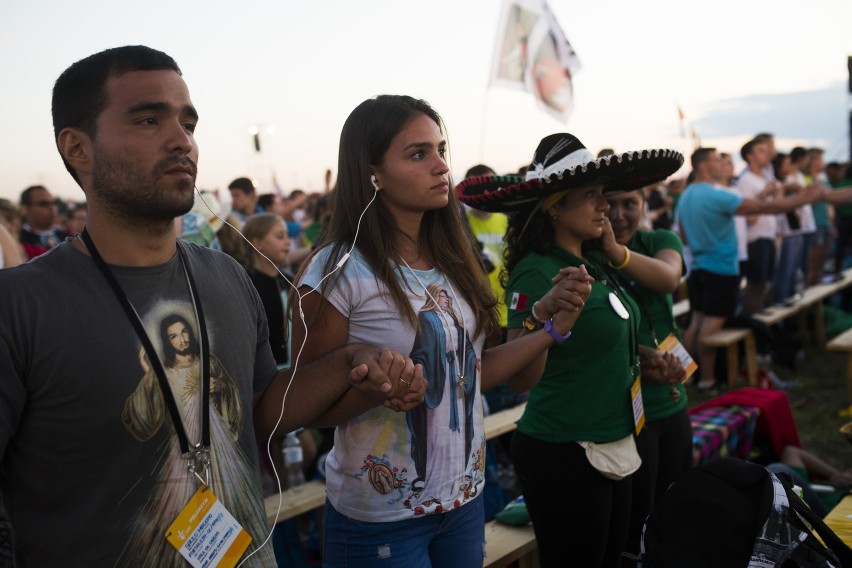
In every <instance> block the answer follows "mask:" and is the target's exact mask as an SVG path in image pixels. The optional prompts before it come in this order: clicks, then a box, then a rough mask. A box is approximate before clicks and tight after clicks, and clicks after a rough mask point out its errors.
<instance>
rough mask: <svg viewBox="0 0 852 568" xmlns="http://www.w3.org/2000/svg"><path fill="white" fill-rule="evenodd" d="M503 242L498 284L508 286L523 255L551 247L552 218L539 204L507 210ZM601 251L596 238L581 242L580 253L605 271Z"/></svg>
mask: <svg viewBox="0 0 852 568" xmlns="http://www.w3.org/2000/svg"><path fill="white" fill-rule="evenodd" d="M565 197H567V195H566V196H565ZM565 197H563V198H562V200H560V203H564V201H565ZM505 242H506V247H505V249H504V250H503V270H502V271H501V272H500V283H501V284H502V285H503V288H507V289H508V287H509V274H511V272H512V270H513V269H514V268H515V267H516V266H517V265H518V263H519V262H521V260H523V258H524V257H525V256H527V255H528V254H530V253H536V254H547V253H549V252H550V251H551V250H553V247H554V246H555V245H556V240H555V231H554V229H553V221H551V219H550V217H548V215H547V212H546V211H542V210H541V209H539V203H536V204H535V205H533V206H531V207H527V208H525V209H521V210H518V211H516V212H514V213H511V214H510V215H509V225H508V227H507V228H506V239H505ZM601 250H602V246H601V239H600V238H597V239H590V240H587V241H584V242H583V251H582V252H583V255H584V256H585V255H590V257H589V258H587V260H589V261H591V262H592V263H594V264H595V265H596V266H597V268H599V269H601V268H602V269H604V271H605V272H608V270H606V267H605V266H601V259H602V257H601V254H602V253H601ZM604 264H605V263H604Z"/></svg>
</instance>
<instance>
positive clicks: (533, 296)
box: [457, 134, 683, 567]
mask: <svg viewBox="0 0 852 568" xmlns="http://www.w3.org/2000/svg"><path fill="white" fill-rule="evenodd" d="M682 162H683V157H682V156H681V155H680V154H679V153H677V152H674V151H669V150H652V151H643V152H630V153H626V154H616V155H612V156H605V157H603V158H600V159H597V160H596V159H595V157H594V155H592V154H591V153H590V152H589V151H588V150H587V149H586V148H585V147H584V146H583V144H582V143H581V142H580V141H579V140H578V139H577V138H576V137H574V136H572V135H570V134H554V135H552V136H548V137H547V138H545V139H543V140H542V141H541V143H540V144H539V147H538V148H537V150H536V152H535V156H534V157H533V163H532V165H531V167H530V169H529V171H528V173H527V179H526V180H521V179H519V178H511V177H499V176H491V177H488V176H486V177H482V178H471V179H469V180H465V181H463V182H462V183H460V184H459V186H458V187H457V192H458V194H459V196H460V199H461V200H462V201H463V202H465V203H467V204H469V205H471V206H473V207H477V208H480V209H484V210H492V211H504V212H512V215H511V218H510V221H509V229H508V232H507V235H506V245H507V248H506V262H505V266H506V271H507V273H508V281H507V282H506V303H507V305H508V306H509V325H508V327H509V338H510V340H511V339H512V338H514V337H517V336H518V335H519V334H520V333H521V331H522V330H534V329H536V328H538V327H541V326H542V325H544V323H543V322H546V321H549V318H550V317H551V316H552V314H553V312H552V309H553V306H551V305H550V303H549V302H548V301H546V299H542V297H543V295H544V292H546V291H547V289H548V288H549V286H551V285H552V282H553V279H554V276H556V275H558V274H559V272H560V270H563V269H565V268H566V267H579V266H585V267H586V269H587V270H588V271H589V273H590V274H591V275H592V276H593V277H594V282H592V283H591V292H590V294H589V297H588V299H587V300H586V304H585V307H584V308H583V313H582V314H581V315H580V317H579V318H578V319H577V322H576V323H575V324H574V327H573V328H572V329H571V333H570V334H566V335H565V336H563V337H562V338H560V339H559V340H558V343H557V344H556V345H554V346H553V347H552V348H550V350H549V353H548V358H547V363H546V365H545V368H544V372H543V373H542V376H541V379H540V381H539V383H538V384H537V385H536V386H535V387H534V388H533V389H532V391H531V392H530V398H529V401H528V403H527V407H526V410H525V411H524V415H523V417H522V418H521V420H520V422H519V423H518V431H517V432H516V433H515V436H514V438H513V441H512V449H511V454H512V461H513V462H514V464H515V470H516V472H517V474H518V477H519V479H520V481H521V485H522V489H523V493H524V498H525V501H526V504H527V508H528V510H529V513H530V517H531V519H532V521H533V527H534V529H535V533H536V539H537V541H538V549H539V558H540V560H541V564H542V566H545V567H547V566H564V565H566V563H567V564H570V565H576V566H619V564H620V562H621V554H622V550H623V549H624V545H625V542H626V540H627V533H628V521H629V514H630V494H631V478H630V475H631V474H632V473H633V472H634V471H635V470H636V469H638V467H639V464H640V459H639V456H638V454H637V451H636V445H635V442H634V439H633V434H634V432H635V431H637V430H638V429H639V428H640V427H641V425H642V422H643V420H644V416H643V415H642V403H641V397H640V396H639V394H638V393H639V392H640V389H639V386H638V382H637V380H638V377H639V353H638V351H639V349H638V341H637V340H638V324H639V321H638V320H639V307H638V305H637V304H636V302H635V301H634V300H633V299H632V298H631V297H630V295H629V294H628V293H627V292H626V291H625V290H624V289H623V288H622V287H621V286H619V284H618V282H617V281H616V279H615V278H614V277H613V276H614V272H615V271H618V270H627V269H628V267H629V270H631V271H635V270H647V269H649V264H648V263H649V262H650V261H651V260H652V259H649V258H648V257H645V256H644V255H641V254H636V253H631V252H630V251H629V250H628V249H627V248H626V247H620V246H619V247H618V248H617V249H616V250H614V251H607V252H606V253H605V252H604V251H601V250H597V251H594V250H591V247H590V244H592V243H594V242H595V241H597V242H599V239H600V237H601V236H602V234H603V231H604V227H606V226H607V224H608V223H609V221H608V220H607V217H606V213H607V210H608V209H609V204H608V203H607V201H606V199H605V197H604V194H605V192H617V191H626V190H630V189H635V188H638V187H642V186H644V185H648V184H650V183H653V182H655V181H659V180H661V179H664V178H665V177H666V176H668V175H669V174H671V173H673V172H674V171H676V170H677V169H678V168H679V167H680V165H681V164H682ZM558 278H559V277H558V276H556V279H557V280H558ZM668 360H669V361H670V360H671V359H670V358H668ZM654 364H655V365H657V366H658V368H657V371H660V370H662V369H660V368H659V367H662V366H664V364H665V360H664V359H663V358H660V360H659V361H656V363H654Z"/></svg>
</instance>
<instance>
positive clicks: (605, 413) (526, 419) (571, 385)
mask: <svg viewBox="0 0 852 568" xmlns="http://www.w3.org/2000/svg"><path fill="white" fill-rule="evenodd" d="M581 264H585V265H586V267H587V269H588V270H589V273H590V274H592V276H594V277H595V282H594V283H593V284H592V292H591V294H590V295H589V298H588V299H587V301H586V305H585V307H584V308H583V312H582V313H581V314H580V317H579V318H578V319H577V323H576V324H575V325H574V328H573V329H572V330H571V331H572V335H571V337H570V338H569V339H568V340H567V341H565V342H564V343H562V344H560V345H554V346H553V347H551V348H550V350H549V351H548V355H547V365H546V366H545V369H544V373H543V374H542V377H541V380H540V381H539V383H538V384H537V385H536V386H535V387H534V388H533V389H532V390H531V391H530V396H529V401H528V402H527V407H526V410H525V411H524V415H523V416H522V417H521V420H520V422H519V423H518V429H519V430H520V431H521V432H523V433H524V434H526V435H528V436H532V437H534V438H538V439H540V440H544V441H547V442H576V441H591V442H612V441H615V440H619V439H621V438H624V437H625V436H627V435H629V434H630V433H631V432H632V431H633V410H632V405H631V401H630V387H631V385H632V384H633V381H634V380H635V378H636V376H637V375H638V363H637V361H638V355H637V349H638V348H637V346H636V342H637V328H638V325H639V308H638V306H637V305H636V303H635V302H634V301H633V299H632V298H630V296H629V295H628V294H627V293H626V292H625V291H624V290H623V289H619V287H618V286H616V285H615V283H614V282H612V280H611V279H610V278H608V277H607V276H606V274H605V273H604V272H603V271H602V270H601V268H599V267H600V266H601V265H602V264H601V263H595V262H591V261H589V260H584V259H582V258H579V257H576V256H574V255H572V254H570V253H568V252H567V251H565V250H563V249H560V248H554V249H553V250H552V251H551V252H550V254H546V255H540V254H535V253H531V254H529V255H527V256H526V257H524V259H523V260H521V262H519V263H518V265H517V266H516V267H515V268H514V270H512V273H511V274H510V276H509V285H508V287H507V289H506V304H507V305H508V306H509V326H508V327H509V329H517V328H520V327H522V325H523V320H524V318H525V317H526V316H527V315H528V314H529V312H530V310H531V309H532V305H533V303H534V302H535V301H536V300H538V299H540V298H541V297H542V296H544V294H546V293H547V291H548V290H550V288H551V287H552V286H553V283H552V282H551V278H553V276H555V275H556V274H557V272H559V269H560V268H563V267H565V266H580V265H581ZM611 294H613V295H615V296H616V298H617V301H620V302H621V303H622V304H623V305H624V307H625V308H626V309H627V312H628V314H629V318H628V319H626V320H625V319H622V318H621V317H620V316H619V315H618V314H617V313H616V311H615V309H614V308H613V305H612V301H611V300H610V295H611Z"/></svg>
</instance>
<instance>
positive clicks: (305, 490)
mask: <svg viewBox="0 0 852 568" xmlns="http://www.w3.org/2000/svg"><path fill="white" fill-rule="evenodd" d="M281 496H282V499H281V502H280V504H281V511H280V513H279V512H278V505H279V500H278V495H277V494H276V495H270V496H269V497H267V498H266V499H264V500H263V502H264V507H265V508H266V519H267V520H268V521H269V523H270V524H275V523H276V522H279V523H280V522H281V521H285V520H287V519H292V518H293V517H296V516H298V515H301V514H302V513H307V512H308V511H312V510H313V509H317V508H319V507H322V506H323V505H324V504H325V482H324V481H320V480H318V479H314V480H311V481H309V482H307V483H305V484H304V485H300V486H299V487H294V488H292V489H287V490H286V491H283V492H282V493H281Z"/></svg>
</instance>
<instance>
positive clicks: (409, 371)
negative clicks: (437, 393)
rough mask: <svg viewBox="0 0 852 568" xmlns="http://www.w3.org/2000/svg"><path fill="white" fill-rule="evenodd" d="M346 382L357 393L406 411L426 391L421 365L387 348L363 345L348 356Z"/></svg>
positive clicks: (415, 404)
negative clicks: (349, 368) (351, 356)
mask: <svg viewBox="0 0 852 568" xmlns="http://www.w3.org/2000/svg"><path fill="white" fill-rule="evenodd" d="M349 384H351V385H352V388H354V389H356V390H357V391H358V392H360V393H361V394H363V395H365V396H367V397H369V398H372V399H373V400H374V401H375V402H376V404H379V403H383V404H384V405H385V406H386V407H387V408H390V409H392V410H396V411H397V412H405V411H408V410H410V409H412V408H414V407H415V406H417V405H418V404H420V403H421V402H423V397H424V395H425V393H426V380H425V379H424V378H423V366H422V365H420V364H414V362H413V361H412V360H411V358H410V357H406V356H404V355H403V354H402V353H398V352H396V351H391V350H390V349H378V348H377V347H363V348H360V349H358V350H357V351H356V352H355V355H354V357H353V358H352V370H351V371H350V373H349Z"/></svg>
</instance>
